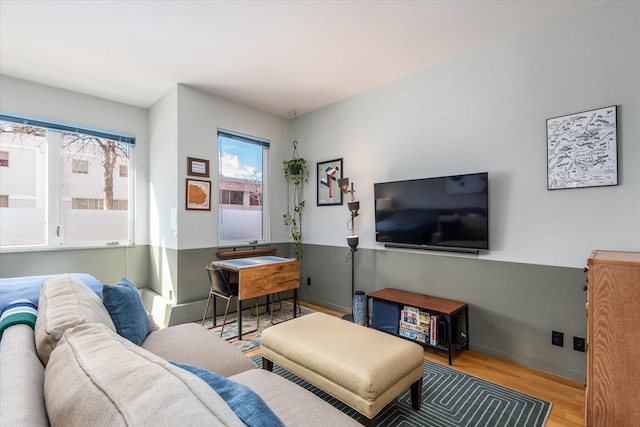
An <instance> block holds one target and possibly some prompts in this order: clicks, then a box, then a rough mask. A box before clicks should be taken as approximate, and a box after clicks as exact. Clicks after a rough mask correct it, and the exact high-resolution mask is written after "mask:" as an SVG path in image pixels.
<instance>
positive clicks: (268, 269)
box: [211, 256, 300, 339]
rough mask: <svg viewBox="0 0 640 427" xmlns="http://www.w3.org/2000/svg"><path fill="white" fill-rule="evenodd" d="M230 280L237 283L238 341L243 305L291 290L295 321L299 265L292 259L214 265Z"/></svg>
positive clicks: (281, 258) (249, 260)
mask: <svg viewBox="0 0 640 427" xmlns="http://www.w3.org/2000/svg"><path fill="white" fill-rule="evenodd" d="M211 265H212V266H214V267H218V268H220V269H222V270H224V271H225V272H226V273H227V275H228V276H229V278H233V277H234V276H237V279H238V339H242V301H243V300H246V299H251V298H256V297H261V296H264V295H267V298H268V295H271V294H275V293H276V292H282V291H289V290H293V307H294V309H293V317H297V314H298V312H297V310H296V307H297V306H298V288H299V287H300V264H299V263H298V260H296V259H293V258H283V257H277V256H261V257H252V258H238V259H229V260H222V261H213V262H212V263H211Z"/></svg>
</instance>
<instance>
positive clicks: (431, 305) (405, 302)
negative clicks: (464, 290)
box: [367, 288, 469, 365]
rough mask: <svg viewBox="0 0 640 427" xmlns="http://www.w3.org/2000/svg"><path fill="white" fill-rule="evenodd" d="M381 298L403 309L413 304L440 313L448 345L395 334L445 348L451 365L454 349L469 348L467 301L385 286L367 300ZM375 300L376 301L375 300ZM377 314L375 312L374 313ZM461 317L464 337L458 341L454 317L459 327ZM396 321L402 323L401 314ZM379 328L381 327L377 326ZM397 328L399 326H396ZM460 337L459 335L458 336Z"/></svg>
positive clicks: (434, 346) (425, 345)
mask: <svg viewBox="0 0 640 427" xmlns="http://www.w3.org/2000/svg"><path fill="white" fill-rule="evenodd" d="M370 299H371V300H380V301H384V302H387V303H391V304H397V306H398V308H399V310H402V309H403V308H404V306H411V307H415V308H418V309H420V310H422V311H425V312H428V313H430V314H435V315H439V316H441V317H442V319H443V320H444V321H445V335H446V345H432V344H430V343H423V342H419V341H415V340H411V339H410V338H406V337H403V336H401V335H399V334H398V333H396V334H395V335H397V336H399V337H401V338H405V339H409V340H411V341H414V342H416V343H418V344H420V345H422V346H424V347H430V348H437V349H439V350H444V351H447V352H448V353H449V365H451V353H452V351H453V350H454V349H455V350H458V349H461V348H465V349H467V350H468V349H469V335H468V333H469V332H468V331H469V305H468V304H467V303H465V302H460V301H454V300H450V299H446V298H438V297H433V296H429V295H423V294H417V293H414V292H408V291H403V290H400V289H393V288H385V289H381V290H379V291H374V292H371V293H370V294H368V295H367V300H370ZM374 302H375V301H374ZM374 315H375V313H374ZM460 317H464V329H463V330H462V331H461V332H463V335H464V337H463V338H461V339H460V341H458V340H457V339H456V342H453V341H454V340H453V338H454V337H452V332H451V331H452V328H451V324H452V319H454V318H456V319H457V320H458V327H459V328H460V327H461V325H460ZM396 321H397V322H398V325H399V323H400V315H399V314H398V316H397V319H396ZM371 323H372V327H374V328H376V326H375V323H376V322H375V319H372V322H371ZM376 329H379V328H376ZM380 330H382V331H384V332H388V333H391V332H389V331H388V330H384V329H380ZM396 330H397V328H396ZM456 338H458V337H456Z"/></svg>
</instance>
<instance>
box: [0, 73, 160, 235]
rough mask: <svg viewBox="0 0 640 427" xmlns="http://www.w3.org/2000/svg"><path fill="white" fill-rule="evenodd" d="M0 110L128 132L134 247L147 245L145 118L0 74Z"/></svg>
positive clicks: (139, 112)
mask: <svg viewBox="0 0 640 427" xmlns="http://www.w3.org/2000/svg"><path fill="white" fill-rule="evenodd" d="M0 110H2V111H6V112H10V113H16V114H25V115H29V116H34V117H38V118H42V119H49V120H57V121H62V122H67V123H73V124H78V125H82V126H88V127H95V128H101V129H108V130H113V131H119V132H128V133H132V134H134V135H135V136H136V153H135V170H136V178H135V186H136V188H135V196H136V204H135V206H136V212H135V215H136V218H135V222H136V224H137V225H139V224H144V226H142V227H141V226H136V227H135V242H136V244H148V243H149V229H148V227H147V226H146V224H147V216H148V209H147V208H148V205H149V203H148V201H149V193H148V191H147V183H148V182H149V115H148V110H147V109H144V108H138V107H132V106H130V105H126V104H121V103H118V102H113V101H108V100H106V99H102V98H96V97H94V96H89V95H84V94H81V93H78V92H72V91H68V90H64V89H58V88H55V87H51V86H46V85H42V84H38V83H33V82H30V81H27V80H21V79H17V78H14V77H9V76H5V75H0Z"/></svg>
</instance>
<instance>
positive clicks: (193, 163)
mask: <svg viewBox="0 0 640 427" xmlns="http://www.w3.org/2000/svg"><path fill="white" fill-rule="evenodd" d="M187 175H191V176H201V177H203V178H209V160H206V159H196V158H194V157H187Z"/></svg>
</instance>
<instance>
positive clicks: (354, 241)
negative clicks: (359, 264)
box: [347, 236, 359, 250]
mask: <svg viewBox="0 0 640 427" xmlns="http://www.w3.org/2000/svg"><path fill="white" fill-rule="evenodd" d="M347 243H348V244H349V247H350V248H351V249H353V250H355V249H356V248H357V247H358V243H359V237H358V236H347Z"/></svg>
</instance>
